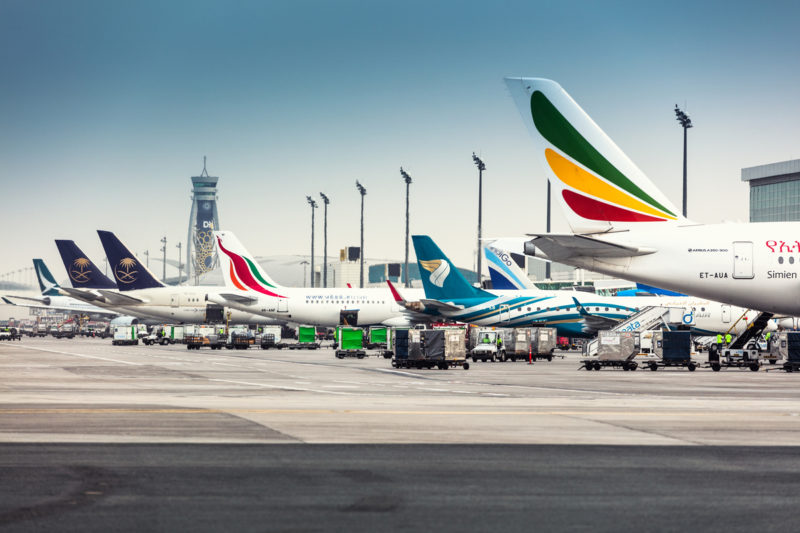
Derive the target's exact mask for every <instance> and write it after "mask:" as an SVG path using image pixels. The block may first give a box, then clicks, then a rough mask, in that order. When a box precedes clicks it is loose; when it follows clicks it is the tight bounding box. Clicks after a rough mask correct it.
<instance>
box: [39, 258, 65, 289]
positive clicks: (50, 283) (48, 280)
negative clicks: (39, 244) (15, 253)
mask: <svg viewBox="0 0 800 533" xmlns="http://www.w3.org/2000/svg"><path fill="white" fill-rule="evenodd" d="M33 269H34V270H35V271H36V279H37V280H39V288H40V289H42V296H59V295H60V294H61V293H60V292H58V283H56V279H55V278H54V277H53V275H52V274H51V273H50V269H48V268H47V265H45V264H44V261H42V260H41V259H34V260H33Z"/></svg>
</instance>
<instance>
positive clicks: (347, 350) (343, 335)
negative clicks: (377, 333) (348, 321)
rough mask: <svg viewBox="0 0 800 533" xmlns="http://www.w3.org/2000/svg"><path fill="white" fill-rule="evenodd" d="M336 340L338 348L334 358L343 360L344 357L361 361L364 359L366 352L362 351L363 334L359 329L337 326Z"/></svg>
mask: <svg viewBox="0 0 800 533" xmlns="http://www.w3.org/2000/svg"><path fill="white" fill-rule="evenodd" d="M336 339H337V340H338V342H339V346H338V348H337V349H336V357H337V358H338V359H344V358H345V357H357V358H359V359H363V358H364V357H366V355H367V352H365V351H364V332H363V331H362V330H361V328H350V327H347V326H339V327H337V328H336Z"/></svg>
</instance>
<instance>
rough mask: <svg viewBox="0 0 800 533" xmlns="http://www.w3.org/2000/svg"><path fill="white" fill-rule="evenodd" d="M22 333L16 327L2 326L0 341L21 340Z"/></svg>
mask: <svg viewBox="0 0 800 533" xmlns="http://www.w3.org/2000/svg"><path fill="white" fill-rule="evenodd" d="M21 340H22V334H21V333H20V332H19V330H18V329H17V328H3V329H2V330H0V341H21Z"/></svg>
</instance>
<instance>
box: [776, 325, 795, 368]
mask: <svg viewBox="0 0 800 533" xmlns="http://www.w3.org/2000/svg"><path fill="white" fill-rule="evenodd" d="M769 344H770V348H771V352H772V353H774V354H775V358H776V360H779V361H783V365H782V368H783V369H784V370H785V371H787V372H795V371H798V370H800V333H798V332H796V331H782V332H780V333H773V334H772V337H771V338H770V341H769Z"/></svg>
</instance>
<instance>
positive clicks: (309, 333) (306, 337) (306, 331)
mask: <svg viewBox="0 0 800 533" xmlns="http://www.w3.org/2000/svg"><path fill="white" fill-rule="evenodd" d="M289 349H290V350H317V349H319V343H318V342H317V330H316V328H315V327H314V326H300V327H298V328H297V342H295V343H293V344H289Z"/></svg>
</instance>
